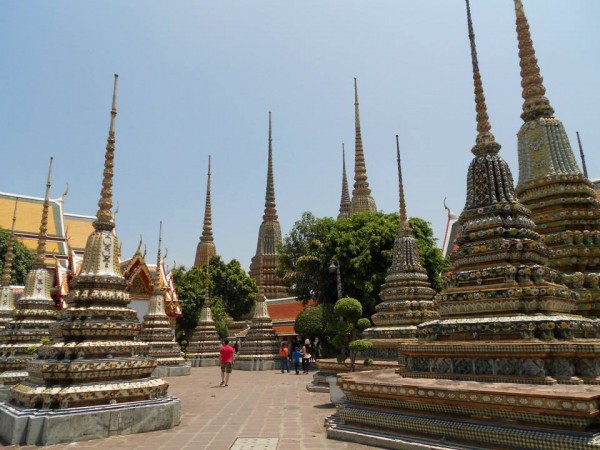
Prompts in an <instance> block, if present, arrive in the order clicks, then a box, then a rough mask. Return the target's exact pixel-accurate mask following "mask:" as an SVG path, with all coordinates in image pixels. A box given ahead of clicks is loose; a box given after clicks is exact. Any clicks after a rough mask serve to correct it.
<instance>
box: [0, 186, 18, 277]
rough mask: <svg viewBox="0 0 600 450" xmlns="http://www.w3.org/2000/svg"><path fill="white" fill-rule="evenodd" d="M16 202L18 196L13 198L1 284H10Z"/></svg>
mask: <svg viewBox="0 0 600 450" xmlns="http://www.w3.org/2000/svg"><path fill="white" fill-rule="evenodd" d="M18 203H19V197H17V198H16V199H15V209H14V211H13V219H12V227H11V229H10V235H9V237H8V244H7V246H6V253H5V254H4V267H3V268H2V286H10V279H11V276H12V263H13V256H14V247H15V223H16V222H17V205H18Z"/></svg>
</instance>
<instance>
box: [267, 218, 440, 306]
mask: <svg viewBox="0 0 600 450" xmlns="http://www.w3.org/2000/svg"><path fill="white" fill-rule="evenodd" d="M410 223H411V226H413V229H414V232H415V238H416V239H417V244H418V246H419V252H420V254H421V258H422V263H423V265H424V267H425V268H426V270H427V272H428V274H429V278H430V281H431V283H432V285H433V286H434V288H436V289H440V288H441V281H440V278H441V277H440V273H441V272H442V271H443V270H445V268H447V267H448V263H447V261H446V260H445V259H444V258H443V256H442V253H441V250H439V249H438V248H437V247H436V245H435V238H434V237H433V231H432V230H431V227H430V226H429V224H428V223H427V222H425V221H424V220H422V219H416V218H413V219H410ZM397 229H398V214H395V213H394V214H382V213H359V214H354V215H353V216H352V217H351V218H349V219H344V220H337V221H336V220H333V219H331V218H329V217H326V218H315V217H314V216H313V215H312V214H311V213H304V214H303V215H302V219H301V220H300V221H298V222H296V224H294V227H293V228H292V231H291V232H290V233H289V235H287V236H286V237H285V238H284V240H283V244H282V246H281V248H280V252H279V262H280V268H279V271H278V275H279V276H281V277H282V279H283V280H284V282H285V283H286V284H287V285H288V286H289V287H290V290H291V293H292V295H295V296H297V297H298V298H299V299H300V300H302V301H308V300H309V299H311V298H312V299H315V300H317V302H318V303H331V304H333V303H335V301H336V300H337V289H336V279H335V275H333V274H331V273H330V272H329V267H330V265H331V264H332V262H333V263H336V264H338V265H339V270H340V273H341V280H342V291H343V295H345V296H349V297H354V298H357V299H359V300H360V303H361V304H362V305H363V308H364V311H363V315H364V316H365V317H370V316H371V315H372V314H373V313H374V312H375V305H376V304H377V303H378V302H379V291H380V290H381V284H382V283H383V282H384V280H385V277H386V275H387V270H388V268H389V266H390V264H391V258H392V247H393V245H394V240H395V239H396V236H397Z"/></svg>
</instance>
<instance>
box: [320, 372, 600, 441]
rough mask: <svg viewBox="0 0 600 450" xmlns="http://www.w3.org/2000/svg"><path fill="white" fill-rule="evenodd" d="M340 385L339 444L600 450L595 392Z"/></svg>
mask: <svg viewBox="0 0 600 450" xmlns="http://www.w3.org/2000/svg"><path fill="white" fill-rule="evenodd" d="M338 386H339V387H341V388H342V390H343V391H344V393H345V394H346V397H347V399H346V400H344V401H342V402H341V403H340V404H339V405H338V410H337V412H336V414H334V415H333V416H331V417H330V418H329V419H330V420H328V421H327V422H326V427H327V433H328V436H330V437H332V438H335V439H342V440H351V441H353V442H361V443H367V442H371V445H378V446H383V447H386V448H419V447H408V446H404V447H403V446H400V445H399V444H398V445H397V446H396V444H395V443H394V441H395V440H398V441H408V442H411V440H413V439H414V440H416V441H421V442H431V443H432V445H434V446H433V448H477V449H479V448H485V449H493V448H502V449H540V448H543V449H545V450H577V449H587V450H591V449H600V432H599V431H598V429H597V426H596V424H597V421H598V418H600V411H599V410H598V409H597V402H598V400H599V399H600V389H599V388H598V387H597V386H590V385H524V384H518V383H483V382H476V381H452V380H444V379H424V378H420V379H419V378H408V377H400V376H398V375H396V374H395V373H394V372H393V371H391V370H382V371H374V372H363V373H354V374H344V375H341V376H340V377H339V378H338ZM361 434H364V435H365V436H367V437H368V439H366V438H365V440H364V441H360V440H358V439H360V435H361ZM378 439H379V441H378ZM390 439H391V440H390ZM375 442H377V443H375ZM386 442H387V443H386ZM435 445H437V447H436V446H435ZM425 448H427V447H425Z"/></svg>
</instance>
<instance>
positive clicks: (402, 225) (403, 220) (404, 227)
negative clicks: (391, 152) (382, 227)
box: [396, 135, 410, 233]
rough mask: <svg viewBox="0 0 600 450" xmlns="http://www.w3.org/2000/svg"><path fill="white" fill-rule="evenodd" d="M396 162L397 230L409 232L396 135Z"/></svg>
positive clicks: (398, 143)
mask: <svg viewBox="0 0 600 450" xmlns="http://www.w3.org/2000/svg"><path fill="white" fill-rule="evenodd" d="M396 161H397V163H398V197H399V199H400V222H399V227H398V229H399V230H400V232H401V233H404V232H406V231H408V230H410V225H409V223H408V216H407V214H406V200H405V199H404V181H403V180H402V164H401V162H400V142H399V141H398V135H396Z"/></svg>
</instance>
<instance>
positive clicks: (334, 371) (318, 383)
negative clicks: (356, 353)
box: [306, 358, 398, 393]
mask: <svg viewBox="0 0 600 450" xmlns="http://www.w3.org/2000/svg"><path fill="white" fill-rule="evenodd" d="M316 365H317V368H318V369H319V371H318V372H316V373H315V374H314V375H313V379H312V381H311V382H310V383H308V384H307V385H306V390H307V391H309V392H327V393H328V392H329V381H327V378H329V377H332V376H335V375H338V374H343V373H349V372H350V363H340V362H338V361H337V359H335V358H331V359H327V358H326V359H319V360H317V362H316ZM381 369H396V371H397V370H398V363H396V362H394V361H373V364H372V365H370V366H364V365H362V364H360V363H357V364H356V367H355V371H356V372H362V371H366V370H381Z"/></svg>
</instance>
